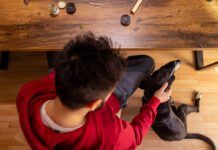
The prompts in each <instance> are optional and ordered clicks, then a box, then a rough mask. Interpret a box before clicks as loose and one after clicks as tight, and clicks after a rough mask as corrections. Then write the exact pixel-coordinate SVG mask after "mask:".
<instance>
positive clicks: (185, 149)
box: [0, 51, 218, 150]
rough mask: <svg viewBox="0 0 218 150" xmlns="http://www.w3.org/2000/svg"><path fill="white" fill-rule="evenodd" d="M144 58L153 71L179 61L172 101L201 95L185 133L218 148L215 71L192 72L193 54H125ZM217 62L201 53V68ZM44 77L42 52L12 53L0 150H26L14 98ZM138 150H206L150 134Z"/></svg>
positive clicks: (5, 75) (1, 93)
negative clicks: (203, 137)
mask: <svg viewBox="0 0 218 150" xmlns="http://www.w3.org/2000/svg"><path fill="white" fill-rule="evenodd" d="M133 54H148V55H150V56H152V57H153V58H154V59H155V61H156V67H157V68H158V67H159V66H161V65H163V64H165V63H167V62H168V61H170V60H175V59H181V60H183V62H184V63H183V65H182V66H181V68H180V69H179V70H178V71H177V72H176V81H175V82H174V84H173V87H172V88H173V94H172V95H173V98H174V99H175V100H176V102H177V103H187V104H192V100H191V99H192V97H193V93H194V91H195V90H199V91H201V92H202V93H203V98H202V101H201V107H200V113H198V114H197V113H195V114H194V113H193V114H190V115H189V117H188V131H189V132H196V133H202V134H205V135H207V136H209V137H210V138H212V139H213V141H214V142H215V143H216V144H217V145H218V68H214V69H211V70H208V71H200V72H196V71H195V70H194V68H193V66H194V65H193V54H192V52H188V51H187V52H186V51H179V52H176V51H172V52H159V51H149V52H148V51H145V52H142V51H128V52H127V55H133ZM215 60H218V51H210V52H205V64H208V63H210V62H212V61H215ZM46 74H47V63H46V56H45V53H43V52H32V53H26V52H25V53H24V52H12V53H11V61H10V66H9V69H8V70H7V71H0V150H25V149H29V147H28V146H27V144H26V142H25V140H24V139H23V137H22V134H21V132H20V127H19V122H18V116H17V111H16V107H15V98H16V94H17V91H18V89H19V88H20V86H21V85H22V84H23V83H25V82H27V81H30V80H33V79H36V78H38V77H40V76H43V75H46ZM141 96H142V91H140V90H138V91H137V92H136V93H135V94H134V95H133V96H132V97H131V98H130V100H129V105H128V107H127V108H126V109H124V110H123V112H122V117H123V118H124V119H127V120H131V119H132V117H133V116H134V115H135V114H137V112H138V111H139V107H140V104H141V103H140V98H141ZM138 149H140V150H144V149H145V150H171V149H172V150H175V149H176V150H208V149H209V147H208V145H207V144H205V143H204V142H201V141H198V140H183V141H180V142H164V141H161V140H160V139H159V138H158V137H157V135H155V133H154V132H153V131H152V130H150V131H149V133H148V135H147V136H146V137H145V138H144V140H143V143H142V144H141V146H139V148H138Z"/></svg>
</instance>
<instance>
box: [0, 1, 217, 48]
mask: <svg viewBox="0 0 218 150" xmlns="http://www.w3.org/2000/svg"><path fill="white" fill-rule="evenodd" d="M50 2H51V0H31V1H30V3H29V5H25V4H24V3H23V0H19V1H18V0H10V1H9V0H1V5H0V50H11V51H12V50H13V51H15V50H17V51H21V50H22V51H33V50H37V51H39V50H41V51H45V50H60V49H62V48H63V46H64V45H65V44H66V43H67V42H68V41H69V40H70V39H71V38H72V37H73V36H75V35H77V34H80V33H84V32H87V31H93V32H94V33H95V34H97V35H106V36H110V37H111V38H112V40H113V41H116V42H117V43H118V44H120V45H121V47H122V48H123V49H130V48H138V49H159V48H161V49H164V48H183V49H187V50H193V49H194V48H208V49H210V48H218V1H217V0H213V1H212V2H208V1H206V0H192V1H190V0H165V1H162V0H149V3H148V4H147V1H143V2H142V4H141V6H140V8H139V9H138V10H137V12H136V14H135V15H131V18H132V23H131V25H130V26H128V27H123V26H122V25H121V24H120V17H121V16H122V15H123V14H129V13H130V10H131V8H132V7H133V6H134V4H135V1H130V0H118V1H110V0H102V1H101V3H102V4H103V5H102V6H100V7H99V6H93V5H89V1H88V0H75V1H74V2H75V4H76V6H77V12H76V13H75V14H74V15H68V14H67V13H66V12H65V10H61V12H60V14H59V16H58V17H55V18H53V17H51V16H50V15H49V12H50V11H49V7H48V6H49V3H50ZM81 25H82V26H83V28H81Z"/></svg>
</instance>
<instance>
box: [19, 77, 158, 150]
mask: <svg viewBox="0 0 218 150" xmlns="http://www.w3.org/2000/svg"><path fill="white" fill-rule="evenodd" d="M56 96H57V95H56V92H55V83H54V73H51V74H50V75H48V76H46V77H44V78H42V79H40V80H35V81H32V82H30V83H27V84H25V85H24V86H23V87H22V88H21V90H20V92H19V94H18V97H17V109H18V113H19V119H20V125H21V128H22V130H23V133H24V135H25V137H26V140H27V142H28V143H29V145H30V146H31V148H32V149H34V150H50V149H61V150H72V149H75V150H80V149H82V150H84V149H89V150H90V149H95V150H96V149H102V150H113V149H119V150H125V149H135V148H136V146H137V145H139V144H140V143H141V141H142V139H143V136H144V135H145V134H146V133H147V132H148V130H149V128H150V127H151V124H152V123H153V122H154V119H155V116H156V113H157V111H156V109H157V107H158V105H159V104H160V101H159V100H158V99H157V98H155V97H153V98H152V99H151V100H150V101H149V102H148V103H147V104H144V105H143V106H142V108H141V111H140V113H139V114H138V115H137V116H136V117H135V118H134V119H133V121H132V122H131V123H129V122H127V121H124V120H122V119H120V118H118V117H117V116H116V115H115V114H116V113H117V112H118V111H119V109H120V105H119V101H118V99H117V97H116V96H115V95H114V94H112V95H111V96H110V98H109V99H108V101H107V102H106V103H105V104H104V106H103V107H102V108H101V109H99V110H97V111H94V112H90V113H88V114H87V116H86V123H85V125H84V126H82V127H80V128H79V129H77V130H75V131H71V132H67V133H58V132H56V131H53V130H52V129H51V128H49V127H47V126H45V125H44V124H43V123H42V120H41V117H40V107H41V106H42V104H43V103H44V102H45V101H47V100H51V99H54V98H55V97H56Z"/></svg>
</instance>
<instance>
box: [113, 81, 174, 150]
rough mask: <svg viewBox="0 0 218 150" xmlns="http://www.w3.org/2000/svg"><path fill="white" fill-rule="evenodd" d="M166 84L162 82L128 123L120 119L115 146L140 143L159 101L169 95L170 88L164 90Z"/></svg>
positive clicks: (148, 127)
mask: <svg viewBox="0 0 218 150" xmlns="http://www.w3.org/2000/svg"><path fill="white" fill-rule="evenodd" d="M166 87H167V84H164V85H163V86H162V87H161V88H160V89H159V90H158V91H157V92H155V94H154V97H152V98H151V99H150V100H149V101H148V103H146V104H144V105H143V106H142V107H141V111H140V113H139V114H138V115H137V116H135V117H134V119H133V120H132V122H131V123H130V124H129V123H128V122H126V121H122V122H121V124H120V133H118V134H119V136H118V139H117V143H116V146H117V147H118V148H120V147H122V148H123V149H130V148H135V147H136V146H137V145H139V144H141V142H142V139H143V137H144V136H145V135H146V133H147V132H148V130H149V129H150V127H151V125H152V124H153V122H154V120H155V117H156V115H157V107H158V106H159V104H160V103H163V102H166V101H167V100H168V99H169V96H170V95H171V90H169V91H167V92H165V91H164V90H165V89H166Z"/></svg>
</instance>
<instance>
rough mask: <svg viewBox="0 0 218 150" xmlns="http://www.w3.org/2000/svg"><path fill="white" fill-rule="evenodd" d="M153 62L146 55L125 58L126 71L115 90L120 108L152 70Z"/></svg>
mask: <svg viewBox="0 0 218 150" xmlns="http://www.w3.org/2000/svg"><path fill="white" fill-rule="evenodd" d="M154 67H155V65H154V60H153V59H152V58H151V57H150V56H147V55H136V56H130V57H128V58H127V69H126V72H125V73H124V74H123V76H122V77H121V79H120V81H119V82H118V84H117V86H116V88H115V91H114V93H115V95H116V96H117V97H118V99H119V101H120V104H121V108H123V107H125V106H126V105H127V99H128V97H129V96H131V95H132V94H133V93H134V92H135V90H136V89H137V88H138V86H139V85H140V83H141V81H142V80H144V79H145V78H146V77H147V76H149V75H150V74H151V73H152V71H153V70H154Z"/></svg>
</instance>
